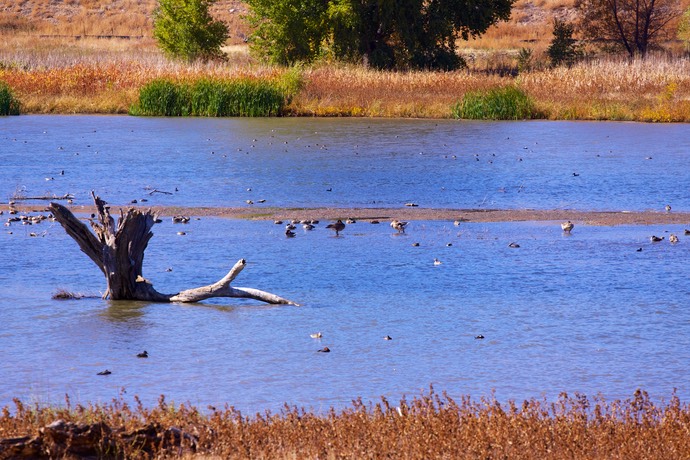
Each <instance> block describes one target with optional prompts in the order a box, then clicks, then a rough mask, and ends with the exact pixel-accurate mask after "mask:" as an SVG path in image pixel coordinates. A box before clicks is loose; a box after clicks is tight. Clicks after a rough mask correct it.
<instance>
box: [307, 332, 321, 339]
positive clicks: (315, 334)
mask: <svg viewBox="0 0 690 460" xmlns="http://www.w3.org/2000/svg"><path fill="white" fill-rule="evenodd" d="M309 337H311V338H312V339H320V338H321V337H323V334H321V333H320V332H314V333H313V334H309Z"/></svg>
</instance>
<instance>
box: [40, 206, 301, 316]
mask: <svg viewBox="0 0 690 460" xmlns="http://www.w3.org/2000/svg"><path fill="white" fill-rule="evenodd" d="M91 196H92V197H93V201H94V203H95V205H96V210H97V212H98V216H97V220H95V219H89V223H90V225H91V228H92V229H93V232H94V233H95V234H94V233H91V231H89V228H88V227H87V226H86V225H85V224H84V223H82V222H81V221H80V220H79V219H77V218H76V217H75V216H74V214H72V212H71V211H70V210H69V209H67V208H66V207H64V206H62V205H60V204H58V203H51V204H50V210H51V212H52V213H53V216H55V219H56V220H57V221H58V222H59V223H60V225H62V227H63V228H64V229H65V231H66V232H67V234H68V235H69V236H70V237H72V239H74V240H75V241H76V242H77V244H78V245H79V248H80V249H81V250H82V252H83V253H84V254H86V255H87V256H89V258H90V259H91V260H92V261H93V262H94V263H95V264H96V265H97V266H98V268H100V269H101V271H102V272H103V275H104V276H105V279H106V282H107V289H106V291H105V293H104V294H103V298H109V299H112V300H144V301H150V302H199V301H201V300H204V299H208V298H211V297H235V298H248V299H255V300H261V301H263V302H267V303H272V304H289V305H297V304H296V303H295V302H292V301H290V300H287V299H284V298H282V297H279V296H277V295H275V294H271V293H270V292H265V291H261V290H258V289H253V288H240V287H231V286H230V283H231V282H232V281H233V280H234V279H235V277H236V276H237V275H238V274H239V273H240V272H241V271H242V269H243V268H244V266H245V265H246V261H245V260H244V259H241V260H239V261H238V262H237V263H236V264H235V265H234V266H233V267H232V269H231V270H230V272H228V274H227V275H225V277H223V278H222V279H221V280H220V281H218V282H216V283H214V284H211V285H208V286H202V287H198V288H194V289H187V290H184V291H181V292H179V293H177V294H161V293H160V292H158V291H156V290H155V289H154V288H153V285H152V284H151V283H150V282H149V281H148V280H147V279H146V278H144V277H143V275H142V266H143V263H144V251H145V250H146V246H148V243H149V240H150V239H151V237H152V236H153V232H152V231H151V228H152V227H153V225H154V224H155V222H156V216H155V215H154V214H153V213H152V212H151V210H148V211H146V212H142V211H139V210H138V209H134V208H129V209H128V210H127V211H126V212H123V211H122V210H120V219H119V221H118V223H117V225H115V220H114V219H113V217H112V216H111V215H110V206H107V203H106V202H105V201H103V200H101V199H100V198H99V197H97V196H96V195H95V194H94V193H93V192H91Z"/></svg>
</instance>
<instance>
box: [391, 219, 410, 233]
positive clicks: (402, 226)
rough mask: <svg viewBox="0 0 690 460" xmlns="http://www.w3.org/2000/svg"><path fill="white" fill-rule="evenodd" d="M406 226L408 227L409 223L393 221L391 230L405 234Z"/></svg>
mask: <svg viewBox="0 0 690 460" xmlns="http://www.w3.org/2000/svg"><path fill="white" fill-rule="evenodd" d="M406 226H407V222H401V221H399V220H393V221H391V228H393V229H395V230H397V231H398V233H405V227H406Z"/></svg>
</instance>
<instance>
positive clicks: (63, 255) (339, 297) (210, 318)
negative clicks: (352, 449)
mask: <svg viewBox="0 0 690 460" xmlns="http://www.w3.org/2000/svg"><path fill="white" fill-rule="evenodd" d="M132 129H133V130H135V133H133V134H132V137H128V134H127V133H128V132H129V131H130V130H132ZM94 130H96V132H95V133H94V132H93V131H94ZM272 130H273V131H272ZM370 130H371V131H372V132H371V133H369V132H370ZM43 131H46V134H43ZM687 131H688V127H686V126H685V125H638V124H608V123H606V124H594V123H458V122H439V123H438V124H437V123H436V122H428V121H378V120H304V119H301V120H292V119H285V120H282V119H277V120H258V121H256V120H198V119H195V120H167V119H137V118H127V117H52V116H47V117H23V116H22V117H15V118H8V119H0V141H1V144H0V145H1V148H2V150H0V158H1V159H2V161H3V165H5V167H4V168H1V171H0V188H1V189H2V192H3V193H5V194H7V195H11V194H12V193H15V189H17V188H22V190H23V193H26V194H33V193H39V194H42V193H56V194H63V193H67V192H70V193H74V194H76V195H77V201H78V202H79V201H83V202H84V203H86V202H87V198H86V197H87V194H88V191H89V190H90V189H92V188H94V189H96V190H97V192H98V193H99V194H101V195H102V196H103V197H104V198H106V199H108V201H111V202H114V203H117V202H121V203H126V202H127V201H128V200H129V199H132V198H140V197H141V196H142V195H143V194H144V190H143V188H144V187H145V186H147V185H148V186H151V187H155V188H158V189H159V190H174V188H175V187H178V190H179V191H178V192H176V193H174V195H171V196H168V195H162V194H154V195H151V196H149V195H145V196H147V197H149V198H150V199H151V201H154V202H155V203H156V204H157V203H160V204H191V205H209V206H227V205H238V206H239V205H242V203H244V199H247V196H251V197H253V198H258V197H259V196H263V197H265V198H266V199H267V203H266V204H267V205H269V204H271V205H290V206H321V205H343V206H345V205H367V204H368V201H367V200H368V199H369V197H370V195H374V196H375V199H376V204H372V205H373V206H378V205H379V204H381V205H394V204H401V203H404V202H406V201H410V200H415V201H419V202H420V205H426V206H429V207H475V206H478V205H480V204H481V205H482V206H486V207H497V208H501V207H505V208H512V207H514V208H521V207H530V208H553V207H558V206H562V207H570V208H577V209H591V208H592V209H618V210H620V209H648V208H649V209H658V208H659V207H661V208H662V209H663V205H664V204H666V203H667V202H668V203H671V204H672V205H673V208H674V210H675V209H680V210H682V209H685V210H687V209H688V207H689V206H688V198H689V197H688V190H690V187H689V185H690V181H689V180H688V174H690V173H688V169H690V168H686V167H682V166H683V165H688V164H690V162H689V161H688V160H689V156H690V153H689V152H690V149H688V148H687V147H688V145H687V142H688V140H687V139H688V136H687V134H688V132H687ZM144 133H147V134H146V135H144ZM89 135H93V137H94V140H88V141H87V140H85V139H82V136H84V137H88V136H89ZM271 135H275V136H276V137H277V138H279V139H280V142H285V140H284V139H287V140H288V144H287V145H294V144H297V143H299V142H302V143H303V144H304V145H310V146H316V144H317V143H318V144H324V145H327V146H328V147H327V148H328V150H320V149H319V148H316V147H310V148H306V147H303V148H300V149H297V148H295V151H293V150H292V149H291V148H290V147H289V148H288V152H287V155H285V152H282V153H281V152H279V151H277V149H275V150H271V149H270V148H269V146H268V142H266V141H267V139H269V138H270V136H271ZM396 135H397V136H400V137H398V138H396V137H395V136H396ZM636 135H638V138H637V139H636V140H635V139H633V136H636ZM508 137H510V139H509V140H507V139H506V138H508ZM650 137H653V138H655V139H656V141H655V142H652V140H651V139H650ZM255 138H256V139H259V138H261V139H262V140H263V141H264V143H263V144H262V145H263V146H262V147H255V148H256V149H258V150H256V151H252V152H251V153H250V154H239V153H237V152H234V153H232V154H231V152H230V150H229V149H226V153H227V155H228V157H226V158H223V157H222V156H218V155H219V152H221V151H222V149H221V148H220V146H222V145H228V144H231V141H232V142H234V144H233V145H242V146H243V147H242V148H246V147H247V146H246V145H245V144H243V143H242V142H245V141H246V142H247V143H248V142H249V141H251V139H255ZM438 138H444V139H446V140H447V142H446V143H448V145H452V146H453V147H449V151H453V152H456V153H455V154H456V155H458V154H460V155H458V158H457V159H456V160H452V159H447V158H444V157H443V155H442V154H445V153H444V152H443V151H442V149H441V148H440V147H439V148H438V150H436V151H434V147H433V146H434V145H435V142H436V141H435V139H438ZM528 138H529V139H531V142H532V145H529V146H527V145H524V146H527V147H528V148H527V149H523V145H522V144H525V143H526V142H527V139H528ZM12 139H17V140H16V141H14V140H12ZM206 139H212V141H207V140H206ZM221 139H222V141H221ZM450 139H453V140H450ZM575 139H579V140H578V145H579V146H580V147H577V146H576V145H575ZM24 140H26V141H27V143H26V144H25V143H24ZM412 140H414V143H415V144H416V145H415V146H413V145H412ZM87 142H88V143H89V144H88V145H91V146H92V147H91V148H92V150H88V149H87V148H86V147H85V146H86V145H87ZM535 142H538V144H535ZM210 144H213V146H212V147H211V145H210ZM258 144H259V141H257V145H258ZM277 144H278V143H275V144H274V145H277ZM651 144H654V145H656V146H657V150H653V151H651V150H650V149H651ZM249 145H251V144H249ZM283 145H285V144H283ZM336 145H337V146H338V147H336ZM354 145H358V146H359V147H356V148H355V147H354ZM441 145H442V143H441ZM471 145H472V147H470V146H471ZM559 145H560V147H559ZM59 146H63V147H64V150H58V147H59ZM96 146H98V147H97V148H98V149H100V150H98V151H99V153H95V152H96ZM344 146H352V149H351V150H349V147H348V148H345V147H344ZM601 146H605V147H602V148H599V147H601ZM633 146H635V149H636V150H632V149H633ZM645 146H647V147H645ZM53 147H55V149H53ZM210 147H211V148H210ZM662 147H663V148H662ZM77 149H79V153H80V154H79V155H75V153H76V151H77ZM213 149H218V150H217V151H216V154H211V153H210V152H209V150H213ZM297 150H299V153H298V152H297ZM609 150H611V151H612V152H609V153H607V152H608V151H609ZM420 151H421V152H422V155H420V153H419V152H420ZM465 151H467V152H468V153H467V156H462V158H460V156H461V155H463V154H462V153H461V152H465ZM271 152H273V153H271ZM477 152H478V153H479V155H480V156H479V158H480V161H476V160H475V159H474V158H475V157H474V153H477ZM595 152H601V153H599V154H600V155H601V156H600V157H596V153H595ZM356 153H359V155H357V154H356ZM491 153H496V157H492V158H496V159H494V160H493V163H488V161H489V159H488V156H489V155H491ZM220 155H222V154H220ZM243 155H244V156H243ZM517 156H520V157H522V158H523V161H522V162H520V161H517V160H515V161H512V159H514V158H515V157H517ZM646 156H651V157H652V159H651V160H645V157H646ZM614 157H615V158H617V159H618V160H617V161H615V159H614ZM163 159H165V161H164V160H163ZM485 160H486V161H485ZM602 163H604V164H606V165H608V167H603V168H601V164H602ZM530 165H531V166H530ZM614 165H615V167H614ZM221 166H222V167H221ZM63 169H64V170H65V175H64V176H61V175H59V172H60V171H61V170H63ZM669 171H672V174H671V173H670V172H669ZM572 172H578V173H579V174H580V175H579V176H573V175H572ZM456 176H457V177H456ZM591 176H594V177H596V178H597V180H594V179H593V178H592V177H591ZM45 177H53V178H54V180H52V181H45ZM461 177H462V179H461ZM559 177H560V179H558V178H559ZM578 180H580V181H582V182H583V183H584V184H586V186H585V185H583V184H582V183H580V185H573V184H577V182H574V181H578ZM561 182H563V184H566V183H570V186H566V185H562V184H561ZM441 183H445V184H447V187H446V189H445V190H441V189H440V187H438V185H439V184H441ZM518 183H519V184H521V185H523V187H522V189H521V191H520V192H518V191H517V190H514V189H509V188H508V189H507V190H506V191H505V192H496V191H495V190H494V187H495V186H496V185H498V184H504V185H503V186H506V187H509V185H508V184H518ZM451 184H452V185H451ZM247 188H252V191H251V192H247V190H246V189H247ZM326 188H332V189H333V191H332V192H326ZM451 189H452V190H451ZM489 195H490V196H489ZM602 195H605V196H602ZM349 196H351V197H352V200H351V201H348V197H349ZM485 196H489V197H488V198H485ZM451 197H455V198H453V199H451ZM455 199H457V200H458V201H453V200H455ZM379 200H380V201H379ZM482 203H483V204H482ZM37 207H40V205H38V204H37ZM3 217H6V216H3ZM324 224H325V222H322V223H321V224H319V225H318V226H317V229H316V230H314V231H313V232H305V231H303V230H302V229H301V228H299V229H298V230H297V236H296V237H295V238H292V239H287V238H285V236H284V234H283V228H282V227H281V226H277V225H274V224H273V223H272V222H270V221H243V220H232V219H217V218H202V219H200V220H192V221H191V223H190V224H188V225H185V226H181V225H179V224H178V225H175V224H172V223H171V222H170V221H169V220H168V219H165V220H164V222H163V223H162V224H159V225H156V226H155V227H154V233H155V236H154V237H153V239H152V240H151V242H150V244H149V248H148V250H147V252H146V260H145V264H144V275H145V276H146V277H147V278H148V279H150V280H151V281H152V282H153V283H154V285H155V287H156V288H157V289H158V290H159V291H161V292H175V291H178V290H180V289H184V288H189V287H195V286H198V285H203V284H208V283H211V282H214V281H216V280H218V279H220V278H221V277H222V276H223V275H225V273H226V272H227V271H228V270H229V268H230V267H231V266H232V265H233V264H234V263H235V262H236V261H237V260H238V259H240V258H246V259H247V261H248V264H247V267H246V268H245V270H244V271H243V272H242V273H241V274H240V276H239V277H238V278H237V280H236V281H235V283H234V284H235V285H237V286H248V287H255V288H260V289H264V290H268V291H271V292H274V293H276V294H279V295H282V296H284V297H287V298H290V299H292V300H295V301H297V302H299V303H300V304H302V306H300V307H292V306H267V305H263V304H260V303H257V302H254V301H246V300H233V299H213V300H208V301H205V302H203V303H200V304H195V305H181V304H170V305H167V304H150V303H141V302H110V301H106V300H101V299H100V298H85V299H81V300H68V301H57V300H52V299H51V295H52V294H53V293H54V292H55V291H56V290H57V289H60V288H63V289H67V290H69V291H74V292H82V293H85V294H93V295H96V296H99V295H100V294H99V290H102V289H104V287H105V284H104V280H103V278H102V275H100V272H99V271H98V269H97V268H96V267H95V266H94V265H93V264H92V262H91V261H90V260H89V259H88V258H87V257H86V256H84V255H83V254H82V253H80V252H79V251H78V248H77V246H76V244H75V243H74V242H73V241H72V240H71V239H70V238H69V237H68V236H67V235H66V234H65V232H64V231H63V230H62V228H61V227H60V226H59V225H58V224H56V223H49V222H44V223H42V224H40V225H36V226H17V225H13V226H11V227H8V228H4V227H3V229H4V230H3V231H2V233H0V406H2V405H6V404H10V403H11V399H12V398H13V397H15V396H16V397H20V398H22V399H24V400H28V401H35V402H39V403H44V404H49V403H60V402H62V401H63V400H64V395H65V394H69V395H70V397H71V399H72V402H82V403H87V402H108V401H110V400H111V399H112V398H117V397H120V395H123V396H122V397H124V398H132V397H133V396H134V395H138V396H139V397H140V398H141V399H142V400H143V401H144V403H145V404H147V405H154V404H155V403H156V400H157V398H158V396H159V395H160V394H165V395H166V398H167V400H168V401H171V400H172V401H175V402H178V403H180V402H190V403H193V404H196V405H199V406H200V407H201V408H205V407H206V406H207V405H214V406H217V407H218V406H220V407H222V406H223V405H224V404H225V403H227V404H230V405H233V406H235V407H237V408H239V409H241V410H243V411H244V412H254V411H262V410H264V409H272V410H277V409H279V408H280V407H281V406H282V404H283V403H284V402H288V403H290V404H297V405H299V406H304V407H307V408H313V409H315V410H325V409H327V408H329V407H331V406H335V407H344V406H347V405H349V403H350V401H351V400H352V399H355V398H357V397H359V396H361V397H363V398H364V399H365V400H376V399H377V398H378V397H379V396H386V397H388V398H393V400H395V399H397V398H399V397H401V396H402V395H404V394H406V395H416V394H419V393H420V392H421V391H423V390H425V389H427V388H428V386H429V385H430V384H433V385H434V388H435V389H436V390H438V391H444V390H445V391H447V392H448V393H449V395H451V396H453V397H457V396H460V395H471V396H472V397H474V398H478V397H481V396H487V395H491V393H492V391H493V392H494V393H495V395H496V397H497V398H499V399H500V400H504V401H505V400H508V399H517V400H521V399H526V398H532V397H535V398H541V397H547V398H550V399H555V397H557V395H558V394H559V393H560V392H562V391H566V392H569V393H573V392H576V391H577V392H582V393H585V394H588V395H596V394H601V395H602V396H604V397H606V398H607V399H615V398H628V397H630V396H631V395H632V393H633V392H634V391H635V389H637V388H642V389H645V390H647V391H648V392H649V393H650V395H651V396H652V397H653V398H655V399H666V400H667V399H668V398H669V397H670V395H671V394H672V391H673V389H674V388H676V389H677V390H676V391H677V394H678V395H679V396H680V397H681V399H682V400H686V401H687V399H688V398H689V397H690V385H689V384H688V382H690V378H689V377H690V374H689V373H688V363H690V311H689V309H688V306H690V281H689V279H688V268H687V261H688V260H689V256H690V239H689V238H688V237H685V236H684V235H683V230H684V228H690V223H689V225H687V226H680V225H653V226H618V227H598V226H589V225H586V223H584V222H576V227H575V229H574V230H573V234H572V235H570V236H567V235H564V234H563V233H562V232H561V230H560V227H559V225H558V222H538V223H534V222H523V223H488V224H487V223H463V224H461V225H460V226H459V227H456V226H454V225H453V223H452V222H445V221H415V222H412V223H410V224H409V226H408V230H407V233H406V234H405V235H397V234H394V232H393V231H392V229H391V228H390V227H389V226H388V225H387V223H386V222H382V224H380V225H373V224H370V223H368V222H364V221H360V222H358V223H356V224H352V225H348V227H347V228H346V229H345V231H344V232H343V236H342V237H339V238H336V237H334V236H333V234H332V233H331V232H330V231H328V230H326V229H325V228H324V227H325V225H324ZM181 228H183V229H184V231H185V232H186V235H184V236H180V235H178V234H177V232H178V231H179V230H180V229H181ZM8 232H12V233H11V234H10V233H8ZM31 232H33V233H36V235H37V236H35V237H31V236H29V234H30V233H31ZM670 233H675V234H677V235H680V239H681V241H680V243H678V244H675V245H672V244H670V243H669V242H668V235H669V234H670ZM652 234H656V235H662V236H665V240H664V241H662V242H661V243H656V244H653V243H651V242H650V241H649V236H650V235H652ZM415 242H418V243H419V246H418V247H414V246H413V245H412V243H415ZM510 242H517V243H519V244H520V248H518V249H512V248H509V247H508V244H509V243H510ZM448 243H450V244H452V246H448ZM639 248H642V251H639V252H638V251H637V250H638V249H639ZM434 258H438V259H439V260H441V262H442V264H441V265H439V266H435V265H434V264H433V260H434ZM168 269H171V271H167V270H168ZM318 331H320V332H322V334H323V338H321V339H318V340H315V339H312V338H310V334H311V333H315V332H318ZM480 334H481V335H483V336H484V337H485V338H484V339H475V337H476V336H477V335H480ZM385 335H390V336H391V337H392V338H393V340H390V341H386V340H383V337H384V336H385ZM324 346H328V347H329V348H330V349H331V350H332V351H331V353H328V354H325V353H318V352H317V350H318V349H320V348H322V347H324ZM142 350H147V351H148V352H149V355H150V357H149V358H148V359H138V358H136V356H135V355H136V354H137V353H139V352H140V351H142ZM104 369H109V370H111V371H112V374H111V375H109V376H97V375H96V374H97V373H98V372H100V371H102V370H104ZM123 392H124V393H123Z"/></svg>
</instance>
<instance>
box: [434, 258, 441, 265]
mask: <svg viewBox="0 0 690 460" xmlns="http://www.w3.org/2000/svg"><path fill="white" fill-rule="evenodd" d="M441 263H442V262H441V261H440V260H438V259H434V265H441Z"/></svg>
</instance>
